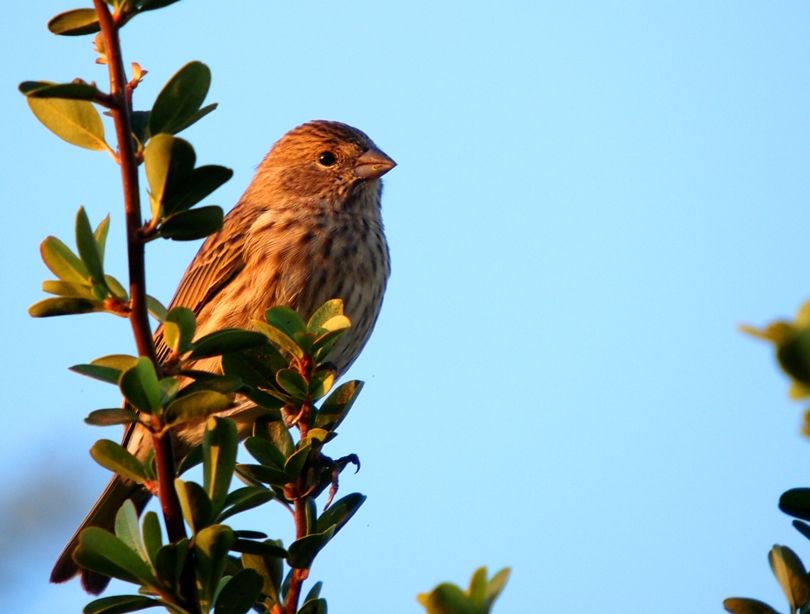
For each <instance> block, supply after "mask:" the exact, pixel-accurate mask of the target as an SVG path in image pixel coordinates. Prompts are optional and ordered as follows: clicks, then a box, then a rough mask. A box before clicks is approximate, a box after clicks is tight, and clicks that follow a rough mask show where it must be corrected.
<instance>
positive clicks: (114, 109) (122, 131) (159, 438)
mask: <svg viewBox="0 0 810 614" xmlns="http://www.w3.org/2000/svg"><path fill="white" fill-rule="evenodd" d="M93 6H94V7H95V11H96V15H97V16H98V20H99V26H100V28H101V35H102V37H103V39H104V50H105V54H106V56H107V68H108V71H109V78H110V93H109V97H108V98H107V99H106V100H105V102H108V103H109V109H110V113H111V114H112V118H113V122H114V124H115V135H116V140H117V142H118V162H119V165H120V167H121V183H122V186H123V191H124V210H125V217H126V227H127V230H126V233H127V259H128V262H129V292H130V311H129V321H130V326H131V327H132V333H133V336H134V337H135V345H136V347H137V349H138V354H139V355H140V356H146V357H147V358H149V359H150V360H151V361H152V362H153V364H154V365H155V369H157V370H158V372H160V365H159V363H158V361H157V357H156V355H155V346H154V343H153V341H152V330H151V328H150V326H149V315H148V310H147V306H146V274H145V265H144V243H143V241H142V240H141V238H140V235H139V232H140V228H141V226H142V224H143V219H142V217H141V202H140V188H139V186H138V163H137V160H136V158H135V149H134V147H133V142H132V136H131V134H132V119H131V113H132V99H131V90H130V88H129V87H128V84H127V78H126V73H125V71H124V61H123V55H122V53H121V43H120V39H119V37H118V30H119V28H120V27H121V26H122V25H123V23H124V22H125V21H126V19H121V18H120V16H118V17H119V19H116V18H115V17H114V16H113V15H111V14H110V11H109V9H108V7H107V4H106V3H105V2H104V1H103V0H93ZM152 443H153V446H154V450H155V464H156V465H157V474H158V488H159V495H160V504H161V508H162V510H163V516H164V519H165V521H166V530H167V533H168V536H169V539H170V540H171V541H172V542H177V541H179V540H181V539H184V538H185V537H186V529H185V525H184V524H183V514H182V511H181V508H180V501H179V499H178V498H177V491H176V490H175V488H174V476H175V463H174V452H173V450H172V439H171V434H170V433H168V432H167V433H165V434H157V433H156V434H154V435H153V437H152ZM181 592H182V594H183V598H184V599H185V600H186V603H189V604H194V603H197V595H196V584H195V582H194V574H193V568H192V567H191V566H190V565H186V568H185V570H184V573H183V577H182V578H181Z"/></svg>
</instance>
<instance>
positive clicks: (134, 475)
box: [90, 439, 149, 484]
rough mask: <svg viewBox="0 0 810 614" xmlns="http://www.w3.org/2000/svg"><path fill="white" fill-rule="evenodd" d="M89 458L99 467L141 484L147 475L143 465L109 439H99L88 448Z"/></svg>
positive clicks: (146, 479)
mask: <svg viewBox="0 0 810 614" xmlns="http://www.w3.org/2000/svg"><path fill="white" fill-rule="evenodd" d="M90 456H92V457H93V460H95V461H96V462H97V463H98V464H99V465H101V466H102V467H104V468H105V469H109V470H110V471H113V472H115V473H118V474H119V475H121V477H123V478H125V479H127V480H132V481H133V482H137V483H138V484H143V483H144V482H146V481H148V479H149V475H148V473H147V471H146V468H145V467H144V465H143V463H141V461H139V460H138V459H137V458H135V456H133V455H132V454H131V453H130V452H129V451H128V450H126V449H125V448H123V447H122V446H120V445H119V444H117V443H115V442H114V441H110V440H109V439H99V440H98V441H97V442H96V443H94V444H93V447H92V448H90Z"/></svg>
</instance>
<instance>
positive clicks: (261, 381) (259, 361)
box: [222, 337, 288, 388]
mask: <svg viewBox="0 0 810 614" xmlns="http://www.w3.org/2000/svg"><path fill="white" fill-rule="evenodd" d="M266 339H267V337H264V340H265V343H264V345H261V346H258V347H256V348H254V349H252V350H243V351H241V352H238V353H231V354H225V355H224V356H223V357H222V370H223V372H225V373H227V374H228V375H234V376H236V377H238V378H240V379H241V380H242V381H243V382H245V383H246V384H248V385H249V386H257V387H262V388H267V387H269V386H272V385H273V384H274V383H275V381H276V371H278V370H279V369H283V368H284V367H286V366H287V365H288V362H287V361H286V360H284V358H283V357H282V356H281V354H279V352H278V350H277V349H276V348H275V346H273V345H271V344H269V343H266Z"/></svg>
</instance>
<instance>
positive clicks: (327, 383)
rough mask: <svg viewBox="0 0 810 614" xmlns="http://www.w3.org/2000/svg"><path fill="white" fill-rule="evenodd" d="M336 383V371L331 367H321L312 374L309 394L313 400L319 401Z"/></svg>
mask: <svg viewBox="0 0 810 614" xmlns="http://www.w3.org/2000/svg"><path fill="white" fill-rule="evenodd" d="M334 383H335V372H334V371H332V370H331V369H324V368H320V369H318V370H317V371H315V373H313V374H312V379H311V380H310V382H309V396H310V398H311V399H312V400H313V401H317V400H318V399H320V398H321V397H323V396H324V395H326V394H327V393H328V392H329V391H330V390H331V389H332V385H333V384H334Z"/></svg>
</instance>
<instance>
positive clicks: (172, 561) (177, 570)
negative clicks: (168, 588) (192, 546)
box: [155, 539, 189, 584]
mask: <svg viewBox="0 0 810 614" xmlns="http://www.w3.org/2000/svg"><path fill="white" fill-rule="evenodd" d="M188 549H189V543H188V540H187V539H183V540H180V541H179V542H177V543H176V544H166V545H165V546H163V547H162V548H161V549H160V550H158V553H157V556H156V557H155V571H157V575H158V577H160V578H161V579H163V580H168V581H169V582H170V583H172V584H176V583H177V580H178V579H179V578H180V574H181V572H182V570H183V567H184V566H185V564H186V558H187V557H188Z"/></svg>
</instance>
